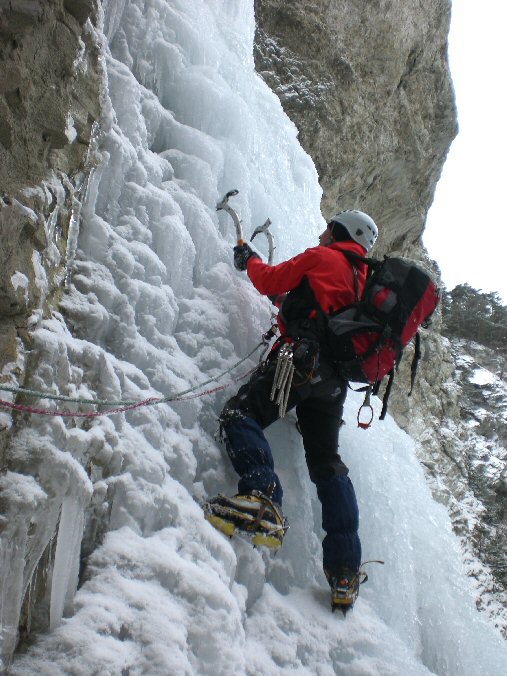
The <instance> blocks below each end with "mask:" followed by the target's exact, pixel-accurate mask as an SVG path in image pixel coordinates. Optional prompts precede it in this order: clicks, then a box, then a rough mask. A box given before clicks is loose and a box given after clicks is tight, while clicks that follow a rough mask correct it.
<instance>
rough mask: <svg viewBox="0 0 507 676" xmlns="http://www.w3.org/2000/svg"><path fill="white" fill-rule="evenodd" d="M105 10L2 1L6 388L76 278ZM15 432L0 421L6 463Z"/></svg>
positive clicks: (72, 0) (61, 2)
mask: <svg viewBox="0 0 507 676" xmlns="http://www.w3.org/2000/svg"><path fill="white" fill-rule="evenodd" d="M98 11H99V5H98V4H97V1H96V0H33V1H32V2H19V1H18V2H17V1H15V0H11V1H10V2H8V1H6V0H2V2H0V260H1V262H2V265H1V266H0V374H1V376H0V377H1V378H2V379H3V380H4V381H6V380H10V379H13V380H14V381H18V380H19V379H22V377H23V375H22V374H23V371H24V368H25V366H26V364H25V362H24V359H23V355H24V353H25V350H26V349H27V348H29V346H30V338H29V328H30V326H31V323H33V322H34V321H37V317H38V316H40V314H41V313H44V312H46V313H47V312H48V311H49V310H50V308H51V307H53V306H54V305H55V303H56V302H57V300H58V298H59V296H60V295H61V293H62V292H63V290H64V288H65V277H66V275H67V274H68V273H70V270H69V262H70V261H69V259H71V258H72V247H73V246H74V244H75V242H74V239H75V238H74V239H73V236H74V235H75V234H76V233H75V232H73V228H74V230H75V227H77V225H78V223H77V222H78V220H79V207H80V202H79V196H80V189H81V188H82V186H83V184H84V183H85V181H86V171H87V168H86V165H87V162H88V164H90V140H91V137H92V130H93V129H94V123H95V121H96V120H97V119H98V116H99V113H100V82H101V79H100V71H101V65H100V63H99V46H98V45H97V44H95V37H94V33H93V31H91V30H90V27H91V22H94V21H96V19H97V12H98ZM74 226H75V227H74ZM69 232H70V233H71V235H72V236H71V238H70V240H69ZM30 317H31V319H30ZM8 428H9V422H8V421H7V420H6V416H4V415H3V414H2V421H0V458H1V457H2V448H4V447H5V443H6V439H7V435H6V433H5V431H6V430H8ZM2 430H3V432H4V433H2ZM2 465H3V462H2Z"/></svg>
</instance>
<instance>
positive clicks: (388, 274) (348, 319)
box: [325, 251, 440, 428]
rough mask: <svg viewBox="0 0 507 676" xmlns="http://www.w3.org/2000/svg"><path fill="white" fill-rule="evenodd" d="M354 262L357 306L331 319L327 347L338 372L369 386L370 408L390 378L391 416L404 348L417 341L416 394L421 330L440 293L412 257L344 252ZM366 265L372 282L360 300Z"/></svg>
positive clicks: (328, 319)
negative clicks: (361, 270) (360, 270)
mask: <svg viewBox="0 0 507 676" xmlns="http://www.w3.org/2000/svg"><path fill="white" fill-rule="evenodd" d="M342 253H343V254H344V255H345V256H346V258H347V259H348V260H349V262H350V263H351V264H352V268H353V271H354V279H355V283H356V302H355V303H353V304H352V305H348V306H346V307H344V308H341V309H340V310H338V311H337V312H333V313H331V314H329V315H325V349H326V352H327V353H328V355H329V356H330V358H331V359H332V360H333V362H334V363H335V365H336V367H337V370H338V371H339V372H340V373H341V374H342V375H343V377H344V378H345V379H346V380H349V381H352V382H356V383H364V384H365V385H366V387H365V388H362V389H363V390H365V391H366V397H365V401H364V403H363V406H362V407H361V409H363V408H364V407H366V408H368V409H369V410H370V412H371V419H370V421H369V422H368V423H362V422H360V418H359V417H360V414H361V409H360V410H359V413H358V425H359V426H360V427H363V428H367V427H369V426H370V424H371V421H372V419H373V409H372V408H371V405H370V395H371V394H378V391H379V388H380V383H381V381H382V379H383V378H384V376H386V375H388V376H389V381H388V384H387V388H386V392H385V396H384V401H383V407H382V413H381V415H380V419H381V420H383V419H384V418H385V415H386V412H387V401H388V398H389V394H390V391H391V386H392V383H393V380H394V371H395V369H397V367H398V365H399V362H400V359H401V356H402V352H403V348H404V347H405V346H406V345H407V343H408V342H409V341H410V340H411V339H412V338H414V337H415V353H414V359H413V362H412V369H411V387H410V392H409V394H411V393H412V388H413V385H414V380H415V375H416V370H417V364H418V361H419V358H420V355H421V351H420V337H419V333H418V329H419V327H420V326H424V327H426V326H427V325H428V320H429V319H430V317H431V315H432V314H433V312H434V310H435V308H436V307H437V305H438V302H439V299H440V294H439V290H438V288H437V286H436V284H435V281H434V280H433V279H432V277H431V275H430V274H429V273H428V272H426V271H425V270H424V269H423V268H422V266H420V265H418V264H417V263H415V262H414V261H412V260H409V259H407V258H394V257H393V258H389V257H387V256H386V257H385V258H384V260H382V261H379V260H375V259H371V258H363V257H362V256H358V255H357V254H354V253H351V252H346V251H343V252H342ZM358 261H361V262H363V263H365V264H366V265H367V266H368V273H367V280H366V284H365V287H364V289H363V293H362V295H361V297H360V298H359V285H358V281H357V268H356V266H355V265H354V264H355V263H356V262H358Z"/></svg>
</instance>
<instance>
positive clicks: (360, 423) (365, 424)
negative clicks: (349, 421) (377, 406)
mask: <svg viewBox="0 0 507 676" xmlns="http://www.w3.org/2000/svg"><path fill="white" fill-rule="evenodd" d="M371 390H372V387H371V385H369V386H368V389H367V390H366V394H365V395H364V401H363V403H362V404H361V406H360V407H359V411H358V412H357V426H358V427H360V428H361V429H362V430H367V429H368V428H369V427H370V425H371V424H372V422H373V416H374V413H373V407H372V405H371V403H370V399H371ZM363 409H369V410H370V419H369V420H367V421H361V411H362V410H363Z"/></svg>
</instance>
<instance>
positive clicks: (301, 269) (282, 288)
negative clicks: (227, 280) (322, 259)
mask: <svg viewBox="0 0 507 676" xmlns="http://www.w3.org/2000/svg"><path fill="white" fill-rule="evenodd" d="M317 260H318V259H317V257H316V254H315V250H314V249H307V250H306V251H303V253H300V254H298V255H297V256H294V258H290V259H289V260H288V261H285V262H284V263H279V264H278V265H267V264H266V263H263V262H262V261H261V260H260V258H256V257H255V256H252V257H251V258H249V259H248V263H247V272H248V276H249V277H250V280H251V282H252V284H253V285H254V286H255V288H256V289H257V291H258V292H259V293H262V294H263V295H264V296H273V295H276V294H279V293H286V292H287V291H292V289H295V288H296V286H298V285H299V284H300V283H301V281H302V279H303V277H304V276H305V275H306V273H307V272H308V270H311V268H312V267H313V266H314V265H315V264H316V262H317Z"/></svg>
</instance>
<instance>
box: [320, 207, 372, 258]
mask: <svg viewBox="0 0 507 676" xmlns="http://www.w3.org/2000/svg"><path fill="white" fill-rule="evenodd" d="M333 223H339V224H340V225H343V227H344V228H345V230H346V231H347V232H348V233H349V235H350V236H351V237H352V239H353V240H354V241H355V242H357V243H358V244H361V246H364V248H365V249H366V251H370V249H371V248H372V247H373V245H374V244H375V242H376V241H377V237H378V228H377V225H376V223H375V221H374V220H373V218H371V217H370V216H368V214H365V213H364V212H363V211H357V209H350V210H349V211H339V212H338V213H337V214H336V215H335V216H333V218H332V219H331V220H330V221H329V225H330V227H331V228H332V226H333Z"/></svg>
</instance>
